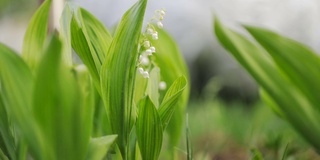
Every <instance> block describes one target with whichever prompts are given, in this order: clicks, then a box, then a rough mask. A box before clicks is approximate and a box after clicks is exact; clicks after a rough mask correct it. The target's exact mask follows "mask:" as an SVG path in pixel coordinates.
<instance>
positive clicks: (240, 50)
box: [215, 19, 320, 149]
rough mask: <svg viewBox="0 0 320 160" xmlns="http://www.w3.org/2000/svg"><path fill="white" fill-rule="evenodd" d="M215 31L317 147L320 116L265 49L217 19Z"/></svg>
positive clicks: (319, 147)
mask: <svg viewBox="0 0 320 160" xmlns="http://www.w3.org/2000/svg"><path fill="white" fill-rule="evenodd" d="M215 33H216V35H217V37H218V40H219V41H220V43H221V44H222V45H223V46H224V47H225V48H226V49H227V50H228V51H229V52H230V53H231V54H232V55H233V56H234V57H235V58H236V59H237V60H238V61H239V62H240V64H241V65H242V66H243V67H244V68H245V69H246V70H247V71H248V72H249V73H250V74H251V75H252V76H253V78H254V79H255V80H256V81H257V82H258V83H259V84H260V86H261V87H262V89H263V90H264V91H265V92H266V93H267V94H268V95H269V97H271V98H272V101H274V102H275V103H276V104H277V106H278V107H279V110H280V111H281V113H284V115H285V118H286V119H287V120H288V121H289V122H290V123H291V124H292V125H293V127H294V128H295V129H296V130H297V131H299V132H300V133H301V134H302V135H303V136H304V137H305V138H306V140H307V141H309V143H311V144H312V145H313V146H315V147H316V148H317V149H320V140H317V139H318V138H316V137H317V135H319V134H320V127H319V125H318V122H319V120H320V118H319V116H320V115H319V112H318V111H317V110H315V108H314V107H313V106H312V103H310V101H308V98H307V97H306V96H305V95H304V94H302V93H301V92H300V89H298V88H297V87H295V86H293V85H289V84H290V81H289V80H288V79H287V77H285V76H284V75H283V74H282V73H281V72H279V70H278V69H277V68H276V66H275V64H274V63H273V62H272V61H271V60H272V59H271V57H270V56H268V55H267V53H266V52H265V51H264V50H262V49H261V48H259V47H257V46H256V45H255V44H253V43H252V42H250V41H249V40H247V39H246V38H245V37H244V36H242V35H240V34H238V33H237V32H234V31H232V30H230V29H227V28H225V27H224V26H222V24H221V23H220V22H219V21H218V20H217V19H215Z"/></svg>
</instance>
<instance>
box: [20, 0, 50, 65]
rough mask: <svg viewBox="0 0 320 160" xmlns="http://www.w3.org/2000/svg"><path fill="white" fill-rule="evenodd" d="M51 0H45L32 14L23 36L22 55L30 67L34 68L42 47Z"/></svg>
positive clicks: (45, 35)
mask: <svg viewBox="0 0 320 160" xmlns="http://www.w3.org/2000/svg"><path fill="white" fill-rule="evenodd" d="M50 4H51V0H46V1H44V2H43V4H42V5H41V6H40V8H39V9H38V10H37V11H36V13H35V14H34V15H33V17H32V19H31V21H30V23H29V26H28V28H27V31H26V34H25V36H24V41H23V48H22V56H23V58H24V59H25V61H26V62H27V63H28V65H29V66H30V68H31V69H35V67H36V66H37V63H38V61H39V59H40V58H41V56H42V55H41V53H42V51H43V49H44V44H45V41H46V37H47V33H48V21H49V13H50Z"/></svg>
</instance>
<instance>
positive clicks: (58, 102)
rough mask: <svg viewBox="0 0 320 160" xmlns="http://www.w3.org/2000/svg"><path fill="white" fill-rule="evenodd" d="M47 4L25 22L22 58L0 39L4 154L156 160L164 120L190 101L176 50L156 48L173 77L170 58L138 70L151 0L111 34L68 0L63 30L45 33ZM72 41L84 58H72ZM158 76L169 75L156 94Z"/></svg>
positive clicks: (0, 143)
mask: <svg viewBox="0 0 320 160" xmlns="http://www.w3.org/2000/svg"><path fill="white" fill-rule="evenodd" d="M50 3H51V0H46V1H45V2H44V3H43V4H42V5H41V7H40V8H39V9H38V10H37V11H36V13H35V15H34V16H33V18H32V20H31V22H30V24H29V26H28V29H27V32H26V35H25V39H24V47H23V53H22V56H23V58H24V59H22V58H21V57H20V56H19V55H18V54H16V53H15V52H14V51H12V50H11V49H9V48H8V47H6V46H5V45H2V44H0V115H1V117H0V158H1V159H29V157H30V158H32V159H48V160H56V159H66V160H69V159H79V160H81V159H88V160H89V159H97V160H99V159H105V158H109V157H113V155H111V154H113V153H116V154H115V157H117V158H121V157H122V159H125V160H127V159H135V158H137V159H139V157H141V158H142V159H146V160H148V159H158V157H159V154H160V151H161V147H162V143H163V135H164V133H163V132H164V130H165V128H166V126H167V124H168V123H169V122H170V119H171V117H172V116H173V114H174V111H175V110H176V108H184V106H183V105H185V104H186V101H187V95H188V92H185V91H184V90H188V84H187V79H186V78H185V76H187V71H186V69H185V68H184V67H185V66H184V65H185V64H184V63H183V62H179V65H176V64H174V63H175V60H174V58H178V59H179V60H182V58H181V56H180V55H178V54H179V52H177V51H174V54H172V56H170V55H165V54H164V55H162V56H161V55H159V56H158V55H157V57H158V58H159V59H164V58H163V57H166V58H165V59H166V60H168V62H170V63H172V64H173V65H171V66H174V70H175V72H174V74H170V77H167V75H168V74H169V73H170V72H171V71H170V70H169V71H166V70H167V69H170V68H167V67H166V66H165V65H166V64H167V63H165V62H159V63H158V62H154V63H153V64H152V65H151V66H150V67H149V68H147V69H148V70H150V78H149V79H145V78H147V77H145V78H143V77H142V76H141V75H140V74H139V73H137V69H138V65H139V60H138V59H139V55H140V54H141V50H139V45H140V44H139V43H140V42H141V39H142V38H141V35H143V34H141V29H142V24H143V19H144V12H145V9H146V5H147V0H139V1H138V2H137V3H136V4H135V5H134V6H132V7H131V8H130V9H129V10H128V11H127V12H126V13H125V14H124V16H123V17H122V20H121V22H120V25H119V26H118V28H117V31H116V33H115V36H114V37H112V36H111V35H110V34H109V31H108V30H107V29H106V28H105V27H104V26H103V24H102V23H101V22H100V21H99V20H98V19H97V18H95V17H94V16H93V15H92V14H90V13H89V12H88V11H86V10H84V9H82V8H77V7H73V6H72V5H70V4H67V5H66V6H65V8H64V11H63V13H62V17H61V19H60V26H61V30H60V31H54V33H48V16H49V9H50ZM48 35H50V36H48ZM47 37H51V38H50V39H47ZM164 38H165V36H164ZM167 39H168V38H167ZM169 42H170V43H172V44H173V48H174V47H175V44H174V42H173V41H172V40H171V39H170V41H169ZM162 43H164V45H165V46H168V45H170V44H168V42H167V41H163V42H162ZM157 46H159V48H160V47H161V46H162V45H161V43H157ZM72 48H73V49H74V51H75V52H76V53H77V54H78V56H79V57H80V59H81V60H82V62H83V63H84V65H81V64H80V65H79V64H75V63H74V62H73V61H72ZM160 50H161V49H159V51H160ZM174 50H177V49H176V48H174ZM157 63H158V64H157ZM141 78H143V79H141ZM160 80H168V84H169V85H170V88H169V89H168V90H167V91H166V92H165V91H163V92H161V93H159V82H160ZM143 97H146V98H143ZM149 97H150V98H149ZM102 102H103V103H102ZM138 102H139V103H138ZM179 102H181V103H179ZM136 106H138V108H137V107H136ZM137 110H138V111H137ZM179 113H181V112H179ZM96 136H99V137H96ZM155 137H156V138H155ZM132 146H133V147H132ZM136 146H137V147H136Z"/></svg>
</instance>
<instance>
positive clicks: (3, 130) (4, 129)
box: [0, 92, 16, 159]
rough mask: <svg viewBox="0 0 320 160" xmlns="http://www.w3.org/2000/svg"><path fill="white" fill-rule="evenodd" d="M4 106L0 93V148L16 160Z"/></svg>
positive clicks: (14, 147) (10, 129)
mask: <svg viewBox="0 0 320 160" xmlns="http://www.w3.org/2000/svg"><path fill="white" fill-rule="evenodd" d="M8 118H9V117H8V115H7V111H6V108H5V104H4V102H3V99H2V95H1V92H0V148H2V150H3V152H4V153H5V154H6V155H7V156H8V157H9V158H10V159H16V146H15V142H14V138H13V134H12V128H11V124H10V122H9V119H8ZM2 142H3V143H2Z"/></svg>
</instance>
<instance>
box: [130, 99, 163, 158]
mask: <svg viewBox="0 0 320 160" xmlns="http://www.w3.org/2000/svg"><path fill="white" fill-rule="evenodd" d="M138 108H139V113H138V119H137V124H136V130H137V138H138V144H139V149H140V152H141V157H142V159H143V160H149V159H150V160H151V159H153V160H156V159H158V157H159V154H160V151H161V146H162V139H163V133H162V132H163V129H162V123H161V119H160V116H159V114H158V111H157V109H156V107H155V106H154V104H153V103H152V101H151V99H150V98H149V96H146V97H145V98H143V99H142V100H141V101H140V103H139V106H138Z"/></svg>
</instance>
